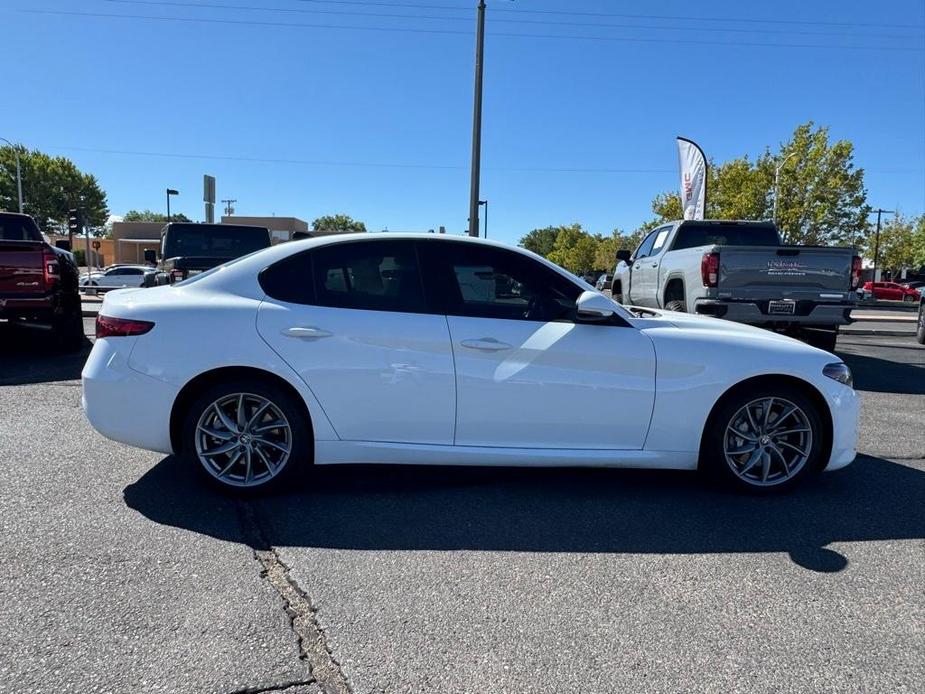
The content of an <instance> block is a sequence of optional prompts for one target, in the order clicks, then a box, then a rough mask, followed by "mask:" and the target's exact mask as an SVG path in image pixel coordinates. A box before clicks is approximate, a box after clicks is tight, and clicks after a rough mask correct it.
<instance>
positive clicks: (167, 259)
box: [156, 222, 270, 284]
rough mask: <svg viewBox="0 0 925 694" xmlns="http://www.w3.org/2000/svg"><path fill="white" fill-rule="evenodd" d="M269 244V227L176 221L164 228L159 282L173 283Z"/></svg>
mask: <svg viewBox="0 0 925 694" xmlns="http://www.w3.org/2000/svg"><path fill="white" fill-rule="evenodd" d="M269 246H270V230H269V229H267V228H266V227H254V226H246V225H243V224H196V223H193V222H172V223H170V224H167V225H165V226H164V228H163V229H162V230H161V249H160V250H161V253H160V261H159V262H158V265H157V269H158V271H159V272H158V274H157V277H156V283H157V284H173V283H174V282H179V281H181V280H185V279H186V278H187V277H189V276H190V275H195V274H197V273H199V272H203V271H204V270H211V269H212V268H214V267H216V266H218V265H221V264H222V263H227V262H228V261H229V260H233V259H234V258H240V257H241V256H242V255H247V254H248V253H253V252H254V251H259V250H261V249H262V248H269Z"/></svg>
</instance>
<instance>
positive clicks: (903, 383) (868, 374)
mask: <svg viewBox="0 0 925 694" xmlns="http://www.w3.org/2000/svg"><path fill="white" fill-rule="evenodd" d="M892 349H896V348H892ZM898 349H914V350H916V351H918V350H919V349H920V348H919V347H918V345H916V346H915V347H905V346H903V347H899V348H898ZM838 356H840V357H841V358H842V359H844V361H845V363H846V364H847V365H848V366H849V367H850V368H851V372H852V373H853V374H854V387H855V388H856V389H858V390H865V391H872V392H876V393H897V394H907V395H925V348H921V359H919V360H917V362H916V361H914V362H912V363H903V362H898V361H893V360H889V359H879V358H877V357H871V356H867V355H863V354H855V353H853V352H848V351H844V352H843V351H841V350H839V352H838ZM913 356H918V355H916V354H913Z"/></svg>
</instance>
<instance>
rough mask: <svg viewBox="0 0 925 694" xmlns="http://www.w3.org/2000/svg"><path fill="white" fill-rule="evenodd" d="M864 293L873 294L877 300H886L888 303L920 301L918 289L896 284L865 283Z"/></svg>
mask: <svg viewBox="0 0 925 694" xmlns="http://www.w3.org/2000/svg"><path fill="white" fill-rule="evenodd" d="M864 292H865V293H871V294H873V295H874V298H875V299H886V300H887V301H910V302H911V301H918V300H919V292H918V290H917V289H910V288H909V287H904V286H903V285H901V284H898V283H896V282H865V284H864Z"/></svg>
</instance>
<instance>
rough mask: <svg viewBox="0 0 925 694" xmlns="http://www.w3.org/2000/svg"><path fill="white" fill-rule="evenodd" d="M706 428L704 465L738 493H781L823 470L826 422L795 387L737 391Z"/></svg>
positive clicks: (811, 403) (810, 401)
mask: <svg viewBox="0 0 925 694" xmlns="http://www.w3.org/2000/svg"><path fill="white" fill-rule="evenodd" d="M707 426H708V430H707V432H705V436H704V448H703V451H702V458H701V466H702V467H703V468H704V469H705V470H706V471H707V472H709V473H710V474H711V475H712V476H713V477H714V478H715V479H717V480H718V481H720V482H722V483H725V484H727V485H729V486H732V487H733V488H735V489H738V490H741V491H748V492H752V493H757V494H768V493H775V492H781V491H785V490H788V489H792V488H793V487H795V486H797V485H798V484H801V483H802V482H803V481H804V480H806V479H807V478H809V477H812V476H813V475H814V474H816V473H817V472H819V471H820V470H821V469H822V467H823V463H824V461H823V460H822V452H823V450H824V446H823V437H824V435H823V428H822V420H821V418H820V415H819V412H818V410H817V407H816V405H815V404H814V403H813V402H812V400H810V399H809V398H808V397H807V396H806V395H804V394H803V393H802V392H801V391H799V390H798V389H796V388H792V387H787V386H781V387H762V388H755V389H748V390H742V391H739V392H738V393H735V394H734V395H732V396H731V397H728V398H726V399H725V400H724V401H723V402H722V403H721V404H720V406H719V407H718V408H717V410H716V411H715V412H714V413H713V415H712V416H711V417H710V421H709V423H708V425H707Z"/></svg>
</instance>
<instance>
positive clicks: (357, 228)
mask: <svg viewBox="0 0 925 694" xmlns="http://www.w3.org/2000/svg"><path fill="white" fill-rule="evenodd" d="M312 229H313V230H314V231H339V232H347V231H352V232H365V231H366V225H365V224H364V223H363V222H359V221H357V220H355V219H353V218H352V217H350V216H349V215H346V214H334V215H325V216H323V217H318V219H316V220H315V221H314V222H312Z"/></svg>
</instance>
